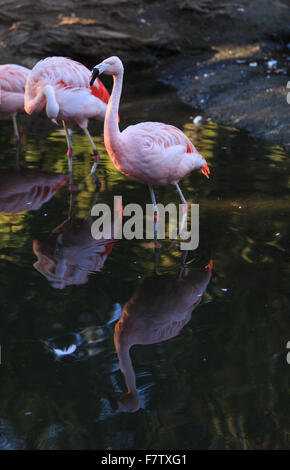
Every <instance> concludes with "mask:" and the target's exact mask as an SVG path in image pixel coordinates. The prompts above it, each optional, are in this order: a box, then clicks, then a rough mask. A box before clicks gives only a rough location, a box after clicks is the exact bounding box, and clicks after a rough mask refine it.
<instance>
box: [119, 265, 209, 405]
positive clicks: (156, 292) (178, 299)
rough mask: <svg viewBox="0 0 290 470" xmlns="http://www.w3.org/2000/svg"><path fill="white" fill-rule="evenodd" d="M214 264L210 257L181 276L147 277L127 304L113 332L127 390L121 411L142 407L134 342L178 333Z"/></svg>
mask: <svg viewBox="0 0 290 470" xmlns="http://www.w3.org/2000/svg"><path fill="white" fill-rule="evenodd" d="M212 267H213V262H212V260H211V261H210V262H209V264H208V265H207V266H205V267H204V268H203V269H198V268H195V269H191V270H190V271H188V272H187V273H183V272H182V275H180V276H179V277H178V279H176V278H175V277H174V276H172V275H162V276H157V275H154V276H151V277H148V278H147V279H145V280H144V281H143V282H142V283H141V284H140V286H139V287H138V288H137V290H136V291H135V292H134V294H133V296H132V297H131V298H130V299H129V300H128V302H126V304H125V305H124V307H123V311H122V314H121V318H120V320H119V321H118V323H116V326H115V332H114V343H115V348H116V351H117V355H118V359H119V363H120V369H121V371H122V373H123V375H124V378H125V382H126V385H127V389H128V391H127V393H126V395H125V396H123V397H122V398H121V399H120V400H119V411H127V412H134V411H137V410H138V409H139V407H140V402H139V397H138V392H137V388H136V375H135V372H134V369H133V365H132V360H131V357H130V348H131V347H132V346H133V345H135V344H155V343H161V342H162V341H167V340H169V339H171V338H174V337H175V336H177V335H179V334H180V333H181V330H182V329H183V327H184V326H185V325H186V324H187V323H188V322H189V321H190V319H191V314H192V311H193V310H194V309H195V308H196V307H197V306H198V305H199V303H200V301H201V299H202V296H203V294H204V292H205V291H206V288H207V285H208V283H209V281H210V279H211V275H212Z"/></svg>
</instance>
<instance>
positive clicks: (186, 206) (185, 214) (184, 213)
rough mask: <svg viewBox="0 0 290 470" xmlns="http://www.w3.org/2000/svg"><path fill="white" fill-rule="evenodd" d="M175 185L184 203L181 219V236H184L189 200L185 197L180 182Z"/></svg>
mask: <svg viewBox="0 0 290 470" xmlns="http://www.w3.org/2000/svg"><path fill="white" fill-rule="evenodd" d="M175 186H176V189H177V191H178V194H179V196H180V198H181V200H182V203H183V215H182V220H181V227H180V229H179V236H182V232H183V229H184V224H185V221H186V217H187V211H188V204H187V201H186V199H185V197H184V196H183V194H182V191H181V189H180V186H179V184H178V183H175Z"/></svg>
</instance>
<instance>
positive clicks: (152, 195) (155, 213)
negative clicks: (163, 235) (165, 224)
mask: <svg viewBox="0 0 290 470" xmlns="http://www.w3.org/2000/svg"><path fill="white" fill-rule="evenodd" d="M148 187H149V191H150V196H151V201H152V204H153V207H154V246H155V248H160V243H159V242H158V241H157V222H158V208H157V204H156V198H155V194H154V189H153V186H152V185H151V184H148Z"/></svg>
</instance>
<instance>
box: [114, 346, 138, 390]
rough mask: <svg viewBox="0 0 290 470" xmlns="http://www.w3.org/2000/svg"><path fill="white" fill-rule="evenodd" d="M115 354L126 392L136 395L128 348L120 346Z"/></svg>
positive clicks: (134, 375) (134, 377)
mask: <svg viewBox="0 0 290 470" xmlns="http://www.w3.org/2000/svg"><path fill="white" fill-rule="evenodd" d="M117 353H118V359H119V363H120V369H121V371H122V372H123V374H124V378H125V382H126V385H127V389H128V392H129V393H136V374H135V371H134V368H133V364H132V360H131V356H130V346H129V347H127V346H121V347H120V349H119V350H118V351H117Z"/></svg>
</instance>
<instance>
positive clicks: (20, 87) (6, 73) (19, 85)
mask: <svg viewBox="0 0 290 470" xmlns="http://www.w3.org/2000/svg"><path fill="white" fill-rule="evenodd" d="M29 72H30V70H29V69H27V68H26V67H22V66H21V65H17V64H5V65H0V112H1V113H7V114H9V115H10V116H11V117H12V121H13V128H14V141H15V143H17V144H18V143H19V131H18V126H17V121H16V115H17V113H23V112H24V91H25V84H26V80H27V77H28V74H29Z"/></svg>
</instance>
